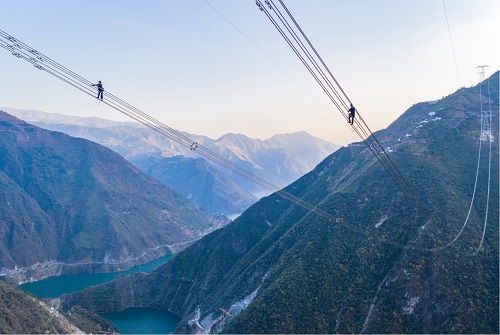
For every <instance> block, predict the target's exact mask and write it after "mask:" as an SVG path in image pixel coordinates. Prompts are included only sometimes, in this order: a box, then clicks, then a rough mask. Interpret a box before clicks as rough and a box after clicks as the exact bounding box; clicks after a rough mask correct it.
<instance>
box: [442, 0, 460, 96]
mask: <svg viewBox="0 0 500 335" xmlns="http://www.w3.org/2000/svg"><path fill="white" fill-rule="evenodd" d="M443 9H444V16H445V18H446V26H447V27H448V36H449V37H450V43H451V51H452V52H453V60H454V61H455V70H456V71H457V78H458V84H459V85H460V87H462V81H461V80H460V73H459V72H458V63H457V57H456V56H455V46H454V45H453V38H452V37H451V29H450V22H449V21H448V13H447V12H446V5H445V4H444V0H443Z"/></svg>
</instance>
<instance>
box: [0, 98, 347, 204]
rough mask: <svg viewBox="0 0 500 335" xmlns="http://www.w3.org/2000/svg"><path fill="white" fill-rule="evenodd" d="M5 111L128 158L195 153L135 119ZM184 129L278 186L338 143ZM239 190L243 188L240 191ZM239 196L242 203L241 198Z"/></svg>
mask: <svg viewBox="0 0 500 335" xmlns="http://www.w3.org/2000/svg"><path fill="white" fill-rule="evenodd" d="M4 110H6V111H7V112H9V113H11V114H12V115H15V116H17V117H19V118H21V119H23V120H26V121H29V122H32V123H33V124H36V125H38V126H40V127H43V128H46V129H50V130H55V131H61V132H64V133H67V134H69V135H72V136H76V137H83V138H86V139H89V140H91V141H94V142H97V143H100V144H102V145H104V146H106V147H108V148H110V149H112V150H113V151H116V152H118V153H119V154H121V155H122V156H124V157H125V158H127V159H129V160H131V161H132V160H134V158H135V157H141V156H142V157H143V156H148V155H149V156H157V157H174V156H178V155H182V156H184V157H189V158H192V157H194V158H197V157H198V156H193V153H192V152H191V151H190V150H189V149H186V148H184V147H182V146H180V145H179V144H177V143H175V142H171V141H169V140H168V139H167V138H166V137H164V136H162V135H160V134H157V133H155V132H154V131H152V130H150V129H148V128H145V127H143V126H142V125H139V124H137V123H132V122H126V123H125V122H114V121H109V120H104V119H99V118H83V117H75V116H66V115H61V114H48V113H44V112H40V111H35V110H20V109H13V108H4ZM101 121H102V122H101ZM183 134H184V135H186V136H188V137H189V138H192V139H193V140H195V141H197V142H198V143H200V144H202V145H204V146H206V147H208V148H209V149H210V150H212V151H215V152H217V153H218V154H220V155H222V156H223V157H224V158H226V159H229V160H231V161H233V162H235V163H237V164H239V165H241V166H242V167H244V168H246V169H249V170H250V171H251V172H253V173H255V174H257V175H259V176H261V177H262V178H264V179H266V180H268V181H270V182H272V183H274V184H275V185H277V186H279V187H284V186H286V185H288V184H289V183H291V182H292V181H294V180H296V179H297V178H299V177H300V176H302V175H304V174H305V173H307V172H309V171H311V170H312V169H313V168H314V166H316V165H317V164H318V163H319V162H321V160H323V159H324V158H325V157H326V156H328V155H329V154H331V153H333V152H334V151H335V150H337V149H338V148H339V146H338V145H335V144H333V143H330V142H327V141H324V140H321V139H319V138H317V137H314V136H311V135H309V134H308V133H306V132H304V131H302V132H297V133H292V134H281V135H275V136H273V137H271V138H269V139H267V140H264V141H262V140H258V139H252V138H249V137H247V136H245V135H242V134H226V135H223V136H221V137H220V138H219V139H216V140H214V139H211V138H208V137H206V136H200V135H194V134H188V133H185V132H184V133H183ZM165 164H167V163H165ZM215 168H216V169H218V168H219V167H218V166H215ZM222 173H226V171H222ZM228 175H229V176H230V177H231V178H232V179H233V180H234V181H235V182H236V183H237V184H238V185H241V186H243V187H244V188H245V189H246V190H247V191H248V192H255V191H262V190H260V189H259V188H257V186H256V185H254V184H253V183H251V182H249V181H247V180H246V179H244V178H241V177H240V176H238V175H231V174H228ZM190 178H191V179H192V178H195V179H196V178H197V174H192V175H191V176H190ZM169 186H171V187H173V185H169ZM222 188H224V185H220V186H218V187H217V189H222ZM231 188H232V186H231ZM177 191H179V192H181V193H183V192H184V191H183V190H177ZM190 193H192V194H195V191H194V190H192V191H191V192H190ZM238 193H241V190H240V191H238ZM232 197H233V198H236V199H238V194H232ZM238 201H240V202H244V201H245V199H241V200H240V199H239V200H238ZM207 209H208V208H207Z"/></svg>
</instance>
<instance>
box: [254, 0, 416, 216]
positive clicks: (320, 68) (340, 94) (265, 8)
mask: <svg viewBox="0 0 500 335" xmlns="http://www.w3.org/2000/svg"><path fill="white" fill-rule="evenodd" d="M264 3H265V4H264ZM264 3H263V2H262V1H261V0H256V5H257V7H258V8H259V9H260V10H261V11H262V12H263V13H264V14H265V15H266V16H267V18H268V19H269V20H270V21H271V23H272V24H273V25H274V27H275V28H276V29H277V30H278V32H279V33H280V34H281V36H282V37H283V38H284V39H285V41H286V42H287V44H288V45H289V46H290V48H291V49H292V50H293V52H294V53H295V54H296V55H297V57H298V58H299V60H300V61H301V62H302V63H303V65H304V66H305V67H306V69H307V70H308V71H309V73H310V74H311V75H312V76H313V78H314V79H315V81H316V82H317V83H318V84H319V86H320V87H321V89H322V90H323V91H324V92H325V94H326V95H327V96H328V98H329V99H330V100H331V102H332V103H333V104H334V106H335V107H336V108H337V109H338V111H339V112H340V113H341V115H342V116H343V117H344V119H345V120H346V121H347V120H348V108H349V105H350V104H351V103H352V102H351V100H350V99H349V97H348V96H347V94H346V93H345V91H344V90H343V88H342V87H341V86H340V84H339V83H338V81H337V80H336V78H335V77H334V76H333V74H332V72H331V71H330V69H329V68H328V66H327V65H326V64H325V62H324V61H323V59H322V58H321V56H320V55H319V53H318V52H317V50H316V49H315V48H314V46H313V45H312V43H311V41H310V40H309V38H308V37H307V36H306V34H305V33H304V31H303V30H302V28H301V27H300V25H299V24H298V23H297V21H296V20H295V18H294V17H293V15H292V14H291V13H290V11H289V10H288V8H287V7H286V5H285V4H284V2H283V1H281V0H279V3H280V5H281V7H282V8H283V12H282V10H280V8H279V6H277V5H276V3H275V2H274V1H273V0H265V1H264ZM285 13H286V14H285ZM287 16H288V17H287ZM290 20H291V21H290ZM352 129H353V131H354V132H355V133H356V134H357V135H358V136H359V137H360V138H361V140H362V141H363V143H364V144H365V145H366V146H367V147H368V148H369V149H370V151H371V152H372V153H373V155H374V156H375V158H376V159H377V160H378V161H379V162H380V163H381V164H382V166H383V167H384V168H385V170H386V171H387V172H388V173H389V175H390V176H391V177H392V178H393V179H394V181H395V182H396V183H397V185H398V186H399V187H400V189H401V190H402V191H403V192H405V193H406V194H407V195H408V196H409V198H410V200H411V201H412V202H413V203H414V204H415V205H416V206H417V207H419V208H421V209H423V206H422V204H421V202H420V200H419V199H418V197H417V195H416V193H415V192H414V190H413V189H412V188H411V187H410V185H409V184H408V182H407V181H406V179H405V178H404V177H403V175H402V174H401V172H400V171H399V170H398V168H397V167H396V165H395V164H394V162H393V161H392V159H391V158H390V157H389V155H388V154H387V152H386V151H385V149H384V148H383V147H382V145H381V144H380V142H379V141H378V140H377V138H376V137H375V135H374V134H373V132H372V131H371V130H370V128H369V127H368V125H367V124H366V122H365V121H364V119H363V117H362V116H361V114H360V113H359V111H358V117H357V118H356V119H355V120H354V122H353V124H352Z"/></svg>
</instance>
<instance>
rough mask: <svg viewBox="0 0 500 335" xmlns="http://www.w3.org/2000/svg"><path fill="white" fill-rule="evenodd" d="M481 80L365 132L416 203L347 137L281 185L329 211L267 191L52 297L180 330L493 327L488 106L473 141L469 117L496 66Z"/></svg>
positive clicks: (494, 241)
mask: <svg viewBox="0 0 500 335" xmlns="http://www.w3.org/2000/svg"><path fill="white" fill-rule="evenodd" d="M489 81H490V86H491V90H490V95H488V94H487V93H485V92H487V91H486V90H484V89H483V94H482V95H481V96H480V95H479V87H478V86H475V87H472V88H462V89H460V90H459V91H457V92H455V93H454V94H452V95H449V96H447V97H445V98H443V99H441V100H438V101H433V102H424V103H418V104H416V105H414V106H412V107H411V108H410V109H409V110H408V111H406V112H405V113H404V114H403V115H402V116H401V117H400V118H399V119H398V120H396V121H395V122H394V123H393V124H391V125H390V126H389V127H388V128H387V129H385V130H383V131H380V132H378V133H377V134H376V135H377V137H378V139H379V141H380V142H381V144H382V145H383V146H384V147H385V148H387V151H388V152H389V155H390V157H391V159H392V160H393V161H394V162H395V164H396V166H397V167H398V168H399V170H400V171H401V173H402V175H403V176H404V178H405V179H406V180H407V181H408V183H409V184H410V185H411V187H412V189H413V190H414V191H415V192H416V194H417V197H418V199H419V200H418V201H412V200H411V199H410V198H409V197H408V196H407V195H406V194H405V193H403V192H402V191H401V189H399V188H398V187H397V185H396V184H395V182H394V181H393V180H392V179H391V177H390V176H389V175H388V173H387V172H386V171H385V170H384V169H383V168H382V167H381V165H380V164H379V163H378V162H377V161H376V160H375V158H374V157H373V156H372V154H371V153H370V151H369V150H368V149H367V148H366V146H364V144H362V143H354V144H351V145H350V146H348V147H344V148H341V149H339V150H338V151H337V152H335V153H334V154H332V155H331V156H329V157H328V158H326V159H325V160H324V161H323V162H322V163H320V164H319V165H318V166H317V167H316V168H315V169H314V170H313V171H312V172H310V173H309V174H307V175H305V176H304V177H302V178H300V179H299V180H297V181H296V182H294V183H292V184H291V185H290V186H288V187H287V188H286V190H287V191H288V192H290V193H292V194H294V195H296V196H298V197H300V198H302V199H303V200H305V201H307V202H309V203H311V204H314V205H316V206H317V207H318V208H320V209H322V210H323V211H326V212H328V213H330V215H331V217H329V216H323V215H320V214H318V213H317V212H310V211H307V210H305V209H303V208H302V207H298V206H297V205H294V204H292V203H290V202H289V201H287V200H284V199H282V198H281V197H279V196H277V195H271V196H269V197H266V198H263V199H261V200H260V201H259V202H258V203H257V204H255V205H254V206H252V207H251V208H250V209H248V210H247V211H246V212H245V213H244V214H243V215H242V216H240V217H239V218H238V219H237V220H235V221H234V222H233V223H232V224H230V225H228V226H227V227H225V228H223V229H221V230H218V231H216V232H214V233H212V234H210V235H208V236H206V237H204V238H203V239H201V240H200V241H199V242H197V243H195V244H194V245H192V246H190V247H189V248H187V249H186V250H184V251H183V252H181V253H180V254H179V255H177V256H176V257H175V258H174V259H172V260H171V261H169V262H168V263H167V264H165V265H164V266H162V267H160V268H158V269H157V270H156V271H154V272H153V273H151V274H150V275H145V274H137V275H134V276H131V277H120V278H117V279H115V280H114V281H113V282H111V283H108V284H106V285H101V286H98V287H94V288H90V289H87V290H85V291H83V292H80V293H76V294H72V295H68V296H63V297H62V298H61V299H62V302H63V306H66V308H68V307H69V306H73V305H81V306H83V307H84V308H87V309H89V310H92V311H110V310H120V309H123V308H126V307H131V306H151V307H156V308H160V309H166V310H169V311H171V312H174V313H177V314H179V315H181V316H182V321H181V323H180V324H179V326H178V328H177V331H178V332H180V333H184V332H193V333H196V332H206V331H208V330H210V331H211V332H214V333H215V332H225V333H494V334H497V333H498V332H499V318H498V317H499V299H498V295H499V286H498V282H499V275H498V274H499V247H498V241H499V235H498V222H499V216H498V204H499V198H498V189H499V187H498V185H499V184H498V175H499V172H498V166H499V161H498V156H499V152H498V135H499V134H498V128H497V125H498V119H497V118H498V115H495V114H497V113H495V112H494V114H493V115H494V116H493V120H494V121H493V122H492V123H491V125H492V133H491V136H489V137H486V138H484V137H483V139H484V141H480V140H479V139H480V137H481V136H480V135H481V131H480V130H481V118H480V117H479V116H480V115H481V110H480V101H482V103H483V106H489V105H490V104H491V108H492V110H493V111H498V109H499V105H498V82H499V78H498V72H497V73H495V74H494V75H493V76H492V77H491V78H490V79H489ZM483 85H484V84H483ZM483 87H486V86H483ZM485 108H487V107H485ZM490 145H491V155H490V151H489V150H490ZM480 146H481V150H479V149H480ZM479 152H481V160H480V163H481V164H480V167H479V169H477V162H478V153H479ZM490 157H491V165H490V166H489V165H488V162H489V158H490ZM490 168H491V170H490V171H491V174H490V179H488V175H489V174H488V171H489V169H490ZM476 171H477V172H478V181H477V188H476V191H475V192H474V185H475V178H476ZM488 180H489V183H488ZM488 185H489V188H488ZM488 194H489V208H488V212H487V213H486V204H487V199H488ZM473 195H474V203H473V205H472V207H471V211H470V214H468V212H469V206H470V204H471V199H472V197H473ZM486 215H487V221H486V223H485V217H486ZM467 217H469V219H468V220H467V221H466V218H467ZM465 223H466V224H465ZM483 228H486V229H485V230H484V241H483V243H482V245H481V248H479V246H480V243H481V240H482V236H483ZM455 238H456V240H455ZM221 308H222V309H224V310H225V311H228V312H229V314H225V313H224V312H222V311H221Z"/></svg>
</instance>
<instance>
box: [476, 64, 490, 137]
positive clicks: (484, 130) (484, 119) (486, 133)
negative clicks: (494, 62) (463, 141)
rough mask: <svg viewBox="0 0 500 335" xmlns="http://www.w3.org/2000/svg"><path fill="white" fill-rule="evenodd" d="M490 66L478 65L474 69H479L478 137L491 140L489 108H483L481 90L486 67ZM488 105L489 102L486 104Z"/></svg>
mask: <svg viewBox="0 0 500 335" xmlns="http://www.w3.org/2000/svg"><path fill="white" fill-rule="evenodd" d="M487 67H490V66H489V65H479V66H476V69H479V72H478V74H479V102H480V106H481V136H480V137H479V140H480V141H486V140H489V141H491V140H492V138H491V109H489V108H487V110H483V95H482V92H481V88H482V86H483V81H484V79H485V76H486V68H487ZM488 85H489V83H488ZM488 99H490V97H489V86H488ZM488 105H489V104H488Z"/></svg>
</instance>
